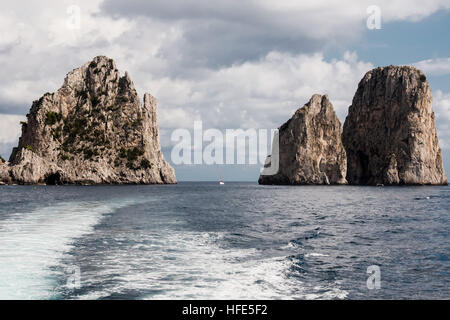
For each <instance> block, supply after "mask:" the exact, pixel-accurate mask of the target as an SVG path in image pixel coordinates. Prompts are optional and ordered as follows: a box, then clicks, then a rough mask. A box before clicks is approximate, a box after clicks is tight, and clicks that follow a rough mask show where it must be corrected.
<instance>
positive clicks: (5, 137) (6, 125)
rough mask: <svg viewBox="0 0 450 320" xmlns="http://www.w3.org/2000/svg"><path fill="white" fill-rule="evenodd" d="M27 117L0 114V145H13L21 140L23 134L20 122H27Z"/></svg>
mask: <svg viewBox="0 0 450 320" xmlns="http://www.w3.org/2000/svg"><path fill="white" fill-rule="evenodd" d="M25 120H26V118H25V116H21V115H11V114H0V128H1V131H0V143H12V142H16V141H17V139H19V136H20V132H21V127H22V126H21V125H20V121H25Z"/></svg>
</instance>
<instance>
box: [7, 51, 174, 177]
mask: <svg viewBox="0 0 450 320" xmlns="http://www.w3.org/2000/svg"><path fill="white" fill-rule="evenodd" d="M156 107H157V103H156V100H155V98H153V97H152V96H151V95H150V94H148V93H146V94H145V95H144V103H143V105H141V103H140V101H139V97H138V95H137V92H136V90H135V88H134V85H133V82H132V81H131V79H130V77H129V75H128V73H127V72H125V75H124V76H122V77H121V76H120V74H119V71H118V70H117V68H116V65H115V63H114V61H113V60H112V59H109V58H107V57H104V56H100V57H96V58H94V59H93V60H92V61H91V62H89V63H86V64H85V65H83V66H82V67H80V68H78V69H75V70H73V71H72V72H70V73H69V74H68V75H67V77H66V78H65V80H64V84H63V86H62V87H61V88H60V89H59V90H58V91H56V92H55V93H46V94H45V95H44V96H43V97H42V98H40V99H39V100H37V101H35V102H34V103H33V105H32V107H31V110H30V112H29V114H28V115H27V122H25V123H23V125H22V136H21V138H20V140H19V145H18V146H17V147H16V148H14V149H13V152H12V154H11V157H10V159H9V164H8V165H5V164H3V165H2V169H0V180H1V181H3V182H5V183H19V184H41V183H42V184H162V183H176V178H175V174H174V170H173V168H172V167H171V166H170V165H169V164H168V163H167V162H166V161H165V160H164V157H163V154H162V152H161V148H160V141H159V131H158V122H157V115H156Z"/></svg>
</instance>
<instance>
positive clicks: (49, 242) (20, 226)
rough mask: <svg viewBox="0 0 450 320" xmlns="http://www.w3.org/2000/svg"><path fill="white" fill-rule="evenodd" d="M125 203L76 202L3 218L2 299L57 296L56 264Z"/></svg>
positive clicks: (0, 248)
mask: <svg viewBox="0 0 450 320" xmlns="http://www.w3.org/2000/svg"><path fill="white" fill-rule="evenodd" d="M123 205H125V204H124V203H100V202H78V203H77V202H73V203H64V204H58V205H55V206H50V207H45V208H40V209H37V210H35V211H32V212H28V213H20V214H14V215H12V216H10V217H9V218H7V219H6V220H2V221H0V299H51V298H53V297H55V293H54V292H53V290H54V289H55V285H56V275H57V274H56V272H55V271H52V270H51V269H50V267H53V266H56V265H58V263H59V260H60V259H61V258H62V257H63V255H64V254H65V253H67V252H68V251H70V249H71V248H72V244H73V241H74V239H76V238H79V237H82V236H83V235H85V234H87V233H90V232H91V231H92V229H93V227H94V226H95V225H96V224H97V223H98V222H99V221H100V219H101V218H102V216H103V215H104V214H105V213H109V212H112V211H113V210H114V209H116V208H118V207H120V206H123Z"/></svg>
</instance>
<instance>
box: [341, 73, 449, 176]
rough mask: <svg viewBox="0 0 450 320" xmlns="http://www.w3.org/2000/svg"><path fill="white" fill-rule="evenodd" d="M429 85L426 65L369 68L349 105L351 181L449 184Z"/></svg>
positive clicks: (347, 136) (347, 139)
mask: <svg viewBox="0 0 450 320" xmlns="http://www.w3.org/2000/svg"><path fill="white" fill-rule="evenodd" d="M432 101H433V98H432V94H431V90H430V86H429V84H428V82H427V80H426V77H425V75H424V74H423V72H422V71H420V70H418V69H415V68H413V67H406V66H403V67H397V66H388V67H383V68H377V69H374V70H372V71H369V72H368V73H366V75H365V76H364V78H363V79H362V80H361V82H360V83H359V86H358V90H357V92H356V94H355V96H354V98H353V102H352V105H351V106H350V107H349V114H348V116H347V118H346V120H345V123H344V131H343V137H342V140H343V143H344V146H345V149H346V151H347V180H348V182H349V183H350V184H367V185H377V184H384V185H402V184H404V185H415V184H430V185H443V184H447V178H446V176H445V172H444V169H443V166H442V154H441V149H440V148H439V145H438V138H437V134H436V127H435V119H434V113H433V110H432Z"/></svg>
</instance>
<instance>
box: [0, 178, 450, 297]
mask: <svg viewBox="0 0 450 320" xmlns="http://www.w3.org/2000/svg"><path fill="white" fill-rule="evenodd" d="M449 209H450V188H449V187H353V186H327V187H320V186H298V187H287V186H259V185H257V184H255V183H226V184H225V185H222V186H221V185H219V184H218V183H188V182H184V183H183V182H182V183H179V184H178V185H164V186H89V187H86V186H85V187H81V186H3V187H0V298H1V299H416V298H423V299H449V298H450V286H449V280H450V215H449V211H450V210H449ZM371 265H377V266H379V268H380V289H369V288H368V286H367V283H366V282H367V279H368V277H369V274H367V268H368V267H369V266H371ZM77 268H79V269H77ZM74 270H79V271H80V273H79V275H80V277H79V278H77V279H79V282H76V281H75V282H73V281H72V280H73V279H74V278H73V277H74V273H73V272H74ZM76 274H77V272H76V271H75V275H76Z"/></svg>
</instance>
